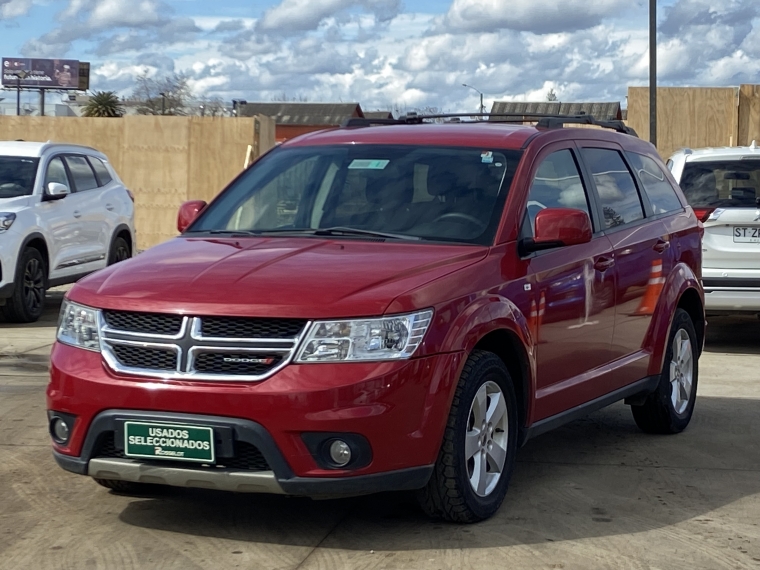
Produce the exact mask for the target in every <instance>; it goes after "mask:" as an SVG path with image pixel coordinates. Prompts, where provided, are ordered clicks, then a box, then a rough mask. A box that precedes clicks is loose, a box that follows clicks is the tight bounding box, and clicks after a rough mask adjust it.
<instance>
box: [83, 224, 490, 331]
mask: <svg viewBox="0 0 760 570" xmlns="http://www.w3.org/2000/svg"><path fill="white" fill-rule="evenodd" d="M487 252H488V248H486V247H483V246H462V245H438V244H420V243H411V242H404V243H399V242H372V241H360V240H349V239H344V240H333V239H315V238H287V237H277V238H243V239H226V238H225V239H204V238H185V237H179V238H175V239H173V240H170V241H168V242H166V243H164V244H162V245H159V246H156V247H154V248H152V249H150V250H148V251H146V252H145V253H142V254H140V255H138V256H137V257H135V258H133V259H131V260H129V261H125V262H122V263H119V264H117V265H114V266H111V267H109V268H108V269H105V270H103V271H99V272H98V273H95V274H93V275H91V276H90V277H87V278H85V279H83V280H81V281H79V283H77V285H76V286H75V287H74V288H73V289H72V290H71V291H70V292H69V298H70V299H71V300H72V301H76V302H78V303H82V304H85V305H89V306H93V307H98V308H103V309H116V310H127V311H145V312H170V313H181V314H197V315H204V314H210V315H238V316H261V317H266V316H277V317H297V318H336V317H363V316H372V315H381V314H383V313H384V312H385V310H386V308H387V307H388V305H389V304H390V303H391V302H392V301H393V300H394V299H395V298H396V297H397V296H398V295H401V294H403V293H405V292H407V291H410V290H412V289H414V288H416V287H419V286H421V285H424V284H425V283H428V282H430V281H432V280H435V279H438V278H440V277H442V276H444V275H447V274H449V273H452V272H454V271H458V270H460V269H462V268H464V267H466V266H468V265H470V264H472V263H475V262H476V261H478V260H480V259H482V258H484V257H485V255H486V254H487ZM419 308H424V307H419Z"/></svg>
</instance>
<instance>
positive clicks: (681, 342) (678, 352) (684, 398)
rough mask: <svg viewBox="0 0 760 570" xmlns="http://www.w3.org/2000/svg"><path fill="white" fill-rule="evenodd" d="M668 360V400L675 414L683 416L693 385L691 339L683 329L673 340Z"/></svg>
mask: <svg viewBox="0 0 760 570" xmlns="http://www.w3.org/2000/svg"><path fill="white" fill-rule="evenodd" d="M672 354H673V355H672V358H671V360H670V385H671V392H670V400H671V402H672V404H673V409H674V410H675V412H676V414H679V415H681V414H683V413H684V412H685V411H686V408H687V407H688V406H689V401H690V400H691V392H692V387H693V384H694V362H693V358H694V354H693V350H692V347H691V339H690V338H689V334H688V333H687V332H686V331H685V330H684V329H679V330H678V332H677V333H676V335H675V337H674V338H673V345H672Z"/></svg>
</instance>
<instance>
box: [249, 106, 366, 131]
mask: <svg viewBox="0 0 760 570" xmlns="http://www.w3.org/2000/svg"><path fill="white" fill-rule="evenodd" d="M238 112H239V115H240V116H241V117H252V116H253V115H264V116H265V117H271V118H272V119H274V121H275V123H276V124H278V125H324V126H332V125H336V126H337V125H340V124H341V123H342V122H343V121H345V120H346V119H348V118H350V117H363V116H364V113H363V112H362V108H361V106H360V105H359V103H245V104H243V105H240V107H239V108H238Z"/></svg>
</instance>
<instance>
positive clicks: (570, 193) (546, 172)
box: [528, 149, 589, 236]
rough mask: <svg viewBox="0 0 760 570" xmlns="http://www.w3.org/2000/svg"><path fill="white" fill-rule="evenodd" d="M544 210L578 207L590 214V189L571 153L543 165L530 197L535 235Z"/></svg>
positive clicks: (554, 155)
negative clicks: (587, 190) (539, 216)
mask: <svg viewBox="0 0 760 570" xmlns="http://www.w3.org/2000/svg"><path fill="white" fill-rule="evenodd" d="M544 208H575V209H577V210H583V211H584V212H586V213H587V214H588V213H589V206H588V198H587V197H586V189H585V188H584V186H583V181H582V179H581V175H580V172H579V170H578V165H577V164H576V162H575V158H574V157H573V153H572V152H570V150H567V149H566V150H559V151H557V152H555V153H552V154H550V155H549V156H547V157H546V158H545V159H544V161H543V162H542V163H541V164H540V165H539V167H538V171H537V172H536V176H535V178H534V179H533V183H532V184H531V187H530V193H529V194H528V219H529V220H530V230H531V232H530V233H531V236H533V230H534V228H535V219H536V216H537V215H538V213H539V212H540V211H541V210H543V209H544Z"/></svg>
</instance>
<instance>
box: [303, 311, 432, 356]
mask: <svg viewBox="0 0 760 570" xmlns="http://www.w3.org/2000/svg"><path fill="white" fill-rule="evenodd" d="M432 318H433V311H430V310H428V311H421V312H419V313H414V314H412V315H398V316H393V317H384V318H380V319H356V320H352V321H317V322H315V323H313V324H312V325H311V328H310V329H309V332H308V334H307V335H306V338H305V339H304V341H303V345H302V346H301V350H300V351H299V352H298V356H297V357H296V361H297V362H341V361H360V360H399V359H405V358H410V357H411V356H412V355H413V354H414V351H415V350H417V347H419V346H420V344H421V343H422V339H423V337H424V336H425V332H427V329H428V326H430V321H431V319H432Z"/></svg>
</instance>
